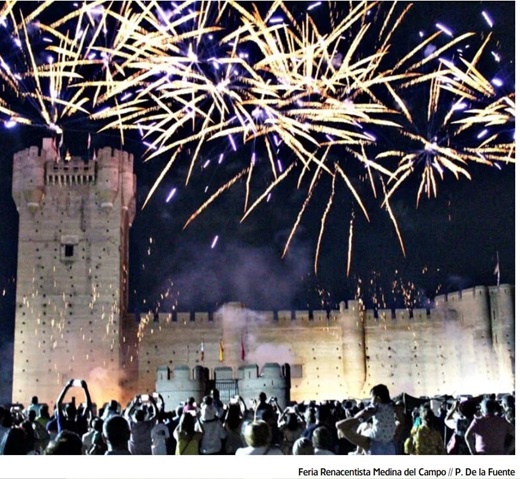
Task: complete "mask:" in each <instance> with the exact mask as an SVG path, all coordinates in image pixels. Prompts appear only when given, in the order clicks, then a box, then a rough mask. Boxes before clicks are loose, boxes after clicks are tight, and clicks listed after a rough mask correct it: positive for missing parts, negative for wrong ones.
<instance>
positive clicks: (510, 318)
mask: <svg viewBox="0 0 520 479" xmlns="http://www.w3.org/2000/svg"><path fill="white" fill-rule="evenodd" d="M489 295H490V305H491V326H492V335H493V348H494V350H495V353H496V355H497V359H498V364H499V368H498V371H497V372H498V384H497V386H496V388H497V390H498V392H511V391H512V390H514V389H515V310H514V306H515V305H514V297H515V288H514V286H511V285H509V284H503V285H500V286H494V287H490V288H489Z"/></svg>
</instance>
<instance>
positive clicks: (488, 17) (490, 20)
mask: <svg viewBox="0 0 520 479" xmlns="http://www.w3.org/2000/svg"><path fill="white" fill-rule="evenodd" d="M482 16H483V17H484V20H486V22H487V24H488V25H489V26H490V27H493V19H492V18H491V17H490V16H489V14H488V13H487V12H486V11H482Z"/></svg>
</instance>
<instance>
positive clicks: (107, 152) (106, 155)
mask: <svg viewBox="0 0 520 479" xmlns="http://www.w3.org/2000/svg"><path fill="white" fill-rule="evenodd" d="M125 155H126V156H127V157H128V155H127V154H123V152H120V151H117V150H116V151H112V148H110V147H105V148H101V149H100V150H99V151H98V154H97V158H98V173H97V184H96V188H97V195H98V198H99V203H100V206H101V209H102V210H103V211H104V212H105V213H109V212H110V211H112V208H113V207H114V200H115V199H116V196H117V193H118V191H119V165H120V162H121V160H122V157H124V156H125ZM123 163H124V162H123Z"/></svg>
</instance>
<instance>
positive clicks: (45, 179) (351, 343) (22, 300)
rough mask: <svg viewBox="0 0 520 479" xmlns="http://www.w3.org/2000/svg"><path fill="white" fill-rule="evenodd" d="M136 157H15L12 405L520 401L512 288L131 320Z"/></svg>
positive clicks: (35, 152)
mask: <svg viewBox="0 0 520 479" xmlns="http://www.w3.org/2000/svg"><path fill="white" fill-rule="evenodd" d="M135 191H136V180H135V176H134V174H133V158H132V155H129V154H127V153H125V152H122V151H118V150H112V149H111V148H103V149H100V150H98V152H97V155H96V159H95V160H92V159H89V160H88V161H84V160H83V159H81V158H70V159H69V160H68V161H57V154H56V151H55V149H54V148H53V145H52V142H51V141H50V140H44V141H43V146H42V148H41V149H39V148H38V147H31V148H29V149H26V150H23V151H21V152H19V153H17V154H15V155H14V160H13V198H14V200H15V203H16V206H17V209H18V212H19V215H20V233H19V243H18V244H19V246H18V255H19V257H18V271H17V278H18V281H17V292H16V319H15V346H14V368H13V369H14V375H13V402H22V403H23V402H27V401H28V400H29V398H30V397H31V396H33V395H34V394H36V393H37V394H38V395H39V396H40V400H42V401H46V402H48V403H51V404H52V403H54V402H55V400H56V397H57V395H58V394H59V391H60V390H61V388H62V387H63V385H64V383H65V382H66V381H68V380H69V379H71V378H77V379H85V380H87V382H88V383H89V386H90V389H91V392H92V396H93V397H94V399H95V400H96V401H97V402H98V403H101V402H104V401H107V400H109V399H111V398H117V399H119V400H121V401H126V400H128V399H129V398H130V397H131V396H132V395H133V394H135V393H137V392H149V391H155V390H156V391H158V392H161V393H162V394H163V396H164V397H165V398H166V400H167V405H168V406H169V407H173V406H174V405H176V404H178V402H179V401H181V400H184V399H186V397H188V396H194V397H196V399H197V400H200V398H201V397H202V395H203V394H205V393H206V392H207V390H208V388H209V387H213V386H217V387H218V388H219V389H220V390H221V391H222V392H223V393H224V394H223V398H224V399H226V398H227V397H232V396H233V395H234V394H237V393H238V394H240V395H242V396H243V397H244V398H251V397H256V396H257V395H258V393H259V392H260V391H262V390H263V391H265V392H266V393H267V394H268V395H273V396H277V397H278V398H279V400H280V401H281V403H282V404H283V403H285V402H286V401H288V400H289V399H290V400H296V401H301V400H312V399H334V398H345V397H366V396H367V395H368V391H369V389H370V388H371V387H372V386H373V385H374V384H377V383H381V382H383V383H386V384H387V385H388V386H389V388H390V391H391V393H392V394H398V393H400V392H407V393H408V394H411V395H414V396H420V395H435V394H444V393H447V394H480V393H483V392H489V391H494V392H511V391H512V390H514V387H515V386H514V384H515V382H514V379H515V370H514V358H515V329H514V328H515V326H514V286H511V285H500V286H496V287H486V286H478V287H474V288H470V289H466V290H463V291H460V292H457V293H451V294H448V295H447V296H437V297H436V298H435V299H434V307H432V308H431V310H426V309H415V310H413V311H410V310H407V309H406V310H395V311H391V310H378V311H377V313H376V312H375V311H372V310H367V309H365V308H364V307H363V305H362V304H361V303H360V302H358V301H348V303H346V304H345V303H342V304H341V306H340V308H339V310H336V311H330V312H328V313H327V312H326V311H312V312H309V311H277V312H273V311H251V310H248V309H247V308H246V307H245V306H243V305H242V304H240V303H229V304H226V305H224V306H223V307H222V308H221V309H220V310H219V311H217V312H215V313H212V314H210V313H207V312H206V313H205V312H200V313H188V312H186V313H185V312H175V313H164V314H163V313H160V314H152V313H150V314H143V315H141V317H140V318H139V321H136V318H135V316H134V315H131V314H128V312H127V310H126V308H127V304H128V298H127V296H128V292H127V289H128V233H129V228H130V226H131V223H132V221H133V218H134V215H135Z"/></svg>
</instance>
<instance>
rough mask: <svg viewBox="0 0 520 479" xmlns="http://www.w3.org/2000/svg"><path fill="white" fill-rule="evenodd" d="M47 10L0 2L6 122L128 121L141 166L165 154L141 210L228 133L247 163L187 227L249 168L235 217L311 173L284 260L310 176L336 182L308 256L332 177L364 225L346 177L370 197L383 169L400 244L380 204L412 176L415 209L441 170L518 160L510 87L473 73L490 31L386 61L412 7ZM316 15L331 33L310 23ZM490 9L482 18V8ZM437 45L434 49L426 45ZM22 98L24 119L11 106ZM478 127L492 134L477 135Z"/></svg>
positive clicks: (187, 5)
mask: <svg viewBox="0 0 520 479" xmlns="http://www.w3.org/2000/svg"><path fill="white" fill-rule="evenodd" d="M52 4H53V2H51V1H46V2H43V3H41V4H39V5H38V6H37V8H36V9H34V10H33V11H31V12H30V13H28V14H25V16H24V14H23V13H21V12H22V10H23V9H21V8H20V9H18V8H17V6H18V3H17V2H13V1H9V2H4V3H3V4H2V6H1V7H0V18H2V19H5V24H6V25H7V26H8V29H9V30H10V32H11V33H12V39H13V40H11V41H14V42H15V44H17V45H20V46H19V53H18V62H17V63H16V65H15V64H10V61H9V58H7V57H6V56H5V55H4V56H0V83H1V85H0V86H1V87H2V88H3V90H4V91H5V92H7V93H8V95H7V96H5V95H3V96H2V98H1V99H0V115H2V116H3V117H5V120H4V123H5V125H6V127H9V126H12V125H14V124H16V123H26V124H30V125H42V124H43V125H45V126H46V127H47V128H49V129H51V130H53V131H54V133H57V134H59V133H61V132H63V129H64V128H66V127H67V122H68V121H69V120H74V118H76V117H79V116H84V117H87V118H90V119H91V120H94V121H96V122H97V125H101V127H100V130H99V131H105V130H113V129H115V130H119V131H120V135H121V141H123V140H124V137H125V134H126V131H130V130H138V131H139V132H140V133H141V134H142V140H143V144H145V145H146V146H147V147H148V152H147V155H146V159H147V160H148V161H150V160H152V159H155V158H165V157H169V160H168V161H167V162H166V166H164V168H163V169H162V171H161V173H160V174H159V175H158V177H157V179H156V181H155V183H154V184H153V186H152V187H151V189H150V192H149V194H148V196H147V198H146V201H145V205H146V204H147V203H148V202H149V200H150V198H151V196H152V195H153V194H154V193H155V192H156V191H157V188H158V186H159V184H160V183H161V181H163V180H164V178H165V177H166V174H167V173H168V172H169V171H170V170H171V168H173V167H174V166H175V165H177V161H178V160H179V159H180V158H186V156H187V155H186V154H185V153H188V154H189V155H190V159H189V168H188V173H187V175H186V183H188V181H189V180H190V178H191V177H192V175H193V174H194V173H195V171H196V168H195V167H196V166H197V165H198V164H199V162H200V161H201V160H202V161H203V160H205V158H204V156H205V155H206V153H207V149H208V148H211V146H212V145H216V144H222V141H223V140H229V141H230V142H231V146H232V150H233V153H234V152H235V151H236V152H237V158H238V153H240V152H243V151H244V150H247V151H248V153H249V154H248V155H246V156H249V157H250V158H251V161H250V165H249V167H247V168H245V169H242V170H241V171H240V172H239V173H238V174H236V176H234V177H233V178H232V179H231V180H229V181H228V182H227V183H226V184H225V185H223V186H221V187H220V188H218V189H217V191H216V192H215V193H214V194H213V195H211V197H210V198H209V199H208V200H207V201H206V202H204V204H203V205H202V206H201V207H200V208H199V209H198V210H197V211H196V212H195V213H194V214H193V215H192V216H191V217H190V218H189V219H188V221H187V222H186V224H185V227H186V226H188V224H189V223H190V222H191V221H193V219H195V218H196V217H197V216H198V215H199V214H200V213H201V212H202V211H203V210H205V209H206V208H207V206H209V204H211V202H213V201H215V200H216V199H217V198H218V197H219V196H220V195H221V194H223V193H224V192H225V191H227V190H228V189H229V188H230V187H231V186H232V185H234V184H235V183H236V182H237V181H238V180H239V179H241V178H243V177H244V176H245V175H246V174H247V176H246V177H245V182H244V183H245V188H246V199H245V203H244V215H243V217H242V220H241V221H244V219H245V218H246V217H247V216H248V215H250V214H251V213H252V212H253V210H254V209H255V208H256V206H257V205H259V204H260V203H261V202H262V201H263V200H264V199H266V198H269V197H270V194H271V193H272V192H273V190H274V188H275V187H278V186H279V185H281V184H282V183H284V182H285V181H286V180H288V179H289V178H290V177H291V175H292V174H299V180H298V186H297V187H298V188H301V187H302V185H303V184H304V182H307V183H306V185H307V188H308V189H307V192H308V193H307V197H306V199H305V200H304V202H303V205H302V207H301V209H300V212H299V214H298V215H297V217H296V219H295V222H294V223H293V227H292V230H291V233H290V234H289V237H288V239H287V242H286V246H285V248H284V252H283V255H285V254H286V252H287V249H288V247H289V244H290V243H291V240H292V238H293V236H294V234H295V233H296V230H297V228H298V225H299V224H300V221H301V218H302V215H303V213H304V212H305V210H306V208H307V206H308V204H309V203H310V201H311V198H312V196H313V192H314V190H315V187H316V185H317V184H318V182H320V181H324V180H325V179H326V178H330V181H331V190H332V191H331V194H330V196H329V201H328V202H327V205H326V206H325V209H324V211H323V214H322V218H321V228H320V233H319V237H318V242H317V248H316V252H317V255H316V261H315V265H316V264H317V256H318V255H319V251H320V245H321V241H322V238H323V235H324V233H325V223H326V218H327V216H328V214H329V212H330V210H331V208H332V206H333V204H334V200H336V199H337V196H338V195H337V194H334V191H335V187H336V179H342V180H343V181H344V182H345V184H346V185H347V193H348V194H349V195H351V196H352V197H353V198H354V200H355V201H356V203H357V206H358V207H359V208H360V209H361V211H362V212H363V214H364V216H365V217H366V218H367V220H369V215H368V210H367V207H366V206H365V204H364V197H363V192H362V191H361V190H359V189H358V188H357V187H355V183H354V175H357V169H359V168H357V169H356V167H362V168H364V169H365V170H366V171H367V172H368V175H369V178H370V185H371V188H372V193H373V195H374V196H375V197H377V195H378V189H377V188H378V185H377V184H376V183H375V182H374V178H373V176H372V171H373V170H374V171H377V172H378V173H379V174H380V175H382V177H385V178H386V182H382V184H381V191H382V192H383V197H384V200H383V203H382V205H381V206H382V208H383V209H385V210H386V211H387V213H388V214H389V216H390V218H391V220H392V222H393V224H394V227H395V228H396V231H397V233H398V236H399V239H400V242H401V247H402V249H403V253H404V246H403V242H402V238H401V235H400V232H399V229H398V227H397V222H396V219H395V217H394V216H393V212H392V209H391V208H390V204H389V200H390V198H391V197H392V195H393V194H394V193H395V192H396V191H397V189H398V188H399V187H400V186H401V185H402V184H403V183H404V182H405V181H407V180H409V179H411V178H412V177H414V176H415V175H413V174H414V173H415V172H417V171H419V172H421V175H420V180H419V187H418V193H417V205H418V204H419V201H420V198H421V196H422V195H423V194H426V195H427V196H428V197H430V196H431V195H432V196H435V195H436V194H437V183H438V181H439V180H442V179H443V178H444V175H445V172H450V173H451V174H453V175H454V176H455V177H457V178H458V177H459V176H463V177H466V178H468V179H471V175H470V173H469V167H470V164H471V163H483V164H486V165H491V164H496V163H498V162H504V161H511V162H513V161H514V154H515V146H514V139H511V140H509V141H508V139H507V138H506V139H504V136H503V131H504V130H505V129H507V128H508V127H510V126H513V125H514V119H515V101H514V98H515V97H514V93H511V94H506V95H499V94H498V93H497V91H498V90H500V88H501V86H502V85H503V82H502V81H501V80H500V79H494V80H492V81H489V80H487V79H486V78H485V76H484V74H483V73H482V72H481V71H480V70H479V64H480V62H481V61H482V58H483V56H484V53H485V52H487V49H488V47H489V45H490V44H491V38H492V37H491V34H489V35H488V34H486V36H485V37H484V39H483V40H482V41H481V43H480V44H479V45H478V46H477V49H476V51H475V53H474V54H473V56H472V58H469V59H466V58H465V57H464V56H463V54H462V53H461V54H460V55H458V54H455V49H456V48H457V47H458V46H459V45H461V44H462V42H466V41H472V42H477V41H479V40H478V38H477V37H478V36H477V35H476V34H475V33H473V32H468V33H462V34H460V35H457V34H456V33H453V32H452V31H451V30H450V31H449V32H448V29H447V27H445V26H444V25H443V24H442V23H440V22H437V24H436V30H435V31H434V33H432V34H431V35H429V36H427V37H426V38H423V39H421V40H420V41H419V43H418V44H417V45H415V46H412V48H411V49H410V50H409V51H406V52H404V53H401V54H397V55H395V54H394V52H396V51H397V48H396V43H398V42H395V38H396V33H397V32H399V31H400V30H401V29H403V28H404V27H405V21H406V18H407V15H408V12H409V11H410V10H411V9H412V5H411V4H405V5H404V7H403V6H402V4H400V3H399V2H393V3H384V2H382V3H378V2H359V3H356V4H352V3H350V2H349V3H348V4H347V3H346V2H345V3H344V4H343V3H341V4H339V3H338V4H333V3H329V4H327V5H325V4H323V5H322V4H321V3H320V2H316V3H315V4H313V5H311V7H312V8H310V7H309V8H308V9H307V10H306V11H305V12H303V13H302V12H299V11H297V10H294V9H293V7H292V5H291V4H290V3H284V2H283V1H281V0H277V1H274V2H271V3H270V4H269V5H268V6H267V7H266V8H264V5H262V7H261V8H260V7H259V6H258V5H256V4H254V3H253V4H251V8H246V7H245V6H244V4H243V3H241V2H236V1H233V0H230V1H226V2H209V1H203V2H196V1H191V0H188V1H185V2H182V3H180V4H176V5H172V7H171V8H170V9H169V10H166V9H165V7H164V4H163V3H162V2H158V1H150V2H144V1H140V0H139V1H134V2H130V1H125V2H106V1H102V0H96V1H94V2H81V3H80V4H79V7H78V8H77V9H74V10H72V11H68V12H66V13H65V14H62V13H63V12H60V15H59V18H53V19H51V20H50V21H48V22H47V24H43V23H38V22H39V20H38V19H39V17H40V15H42V14H44V13H45V15H50V16H53V15H51V10H52V9H51V8H50V6H51V5H52ZM325 8H328V9H329V10H328V20H329V24H328V25H327V26H326V28H325V30H326V31H324V30H323V25H322V24H321V23H319V22H317V21H314V18H313V17H312V15H313V14H314V12H315V11H319V10H323V9H325ZM339 10H341V11H339ZM54 17H56V15H55V14H54ZM326 17H327V15H326V14H325V15H324V17H323V18H326ZM323 18H322V20H323ZM484 18H485V20H486V22H487V24H488V26H489V27H491V26H492V23H493V22H492V21H491V17H490V16H489V15H488V14H487V13H486V15H484ZM34 25H37V26H38V29H39V31H41V32H42V33H44V34H45V36H46V37H48V38H49V41H50V44H49V45H48V46H47V47H46V48H45V49H44V50H43V52H44V53H45V54H49V55H50V57H49V58H48V60H47V62H43V63H42V62H41V59H39V56H38V55H39V54H40V53H41V52H40V50H38V51H37V49H36V47H33V45H32V43H31V41H32V37H31V35H30V32H29V31H30V28H32V27H33V26H34ZM434 42H435V44H436V47H435V48H434V49H433V50H431V49H428V47H429V45H430V44H433V43H434ZM16 51H17V52H18V50H16ZM493 55H494V58H495V59H496V58H498V57H497V55H498V54H496V52H495V53H493ZM497 61H498V60H497ZM20 65H22V66H20ZM20 68H22V69H23V68H25V71H23V72H22V71H21V70H20ZM426 87H427V88H428V90H429V92H428V93H429V94H428V95H425V98H426V99H427V104H426V105H424V108H418V107H417V106H416V105H414V95H418V96H420V95H421V88H426ZM417 92H418V93H417ZM11 98H13V99H18V100H20V99H22V100H23V101H22V102H20V101H13V102H11V101H10V99H11ZM24 102H25V103H27V104H29V105H30V106H31V108H32V110H31V111H30V112H27V111H24V110H22V109H20V108H19V104H20V103H24ZM464 102H466V103H468V104H469V105H470V106H469V107H466V106H464V105H465V103H464ZM421 111H424V112H426V114H425V116H424V118H419V115H420V112H421ZM423 125H424V126H423ZM482 127H485V128H486V129H490V131H489V133H487V132H485V133H486V134H482V136H480V135H478V134H474V130H475V129H477V128H482ZM374 129H375V130H377V132H378V133H377V134H376V133H374V131H373V130H374ZM379 132H382V133H383V135H379ZM396 134H398V135H399V137H400V138H402V139H403V140H405V141H406V142H407V145H406V146H403V147H399V148H396V147H394V146H392V147H390V148H386V149H385V146H384V144H383V142H380V140H378V138H376V136H377V137H381V136H382V137H389V136H390V137H393V136H394V135H396ZM468 137H472V140H473V141H472V143H467V142H466V139H467V138H468ZM257 140H260V141H257ZM144 142H146V143H144ZM265 159H267V161H265ZM287 164H288V165H289V166H285V165H287ZM242 166H243V165H242ZM269 169H270V179H269V181H270V184H268V186H267V187H266V188H265V189H264V190H263V191H261V192H260V193H259V194H258V196H257V198H256V199H255V198H254V197H253V194H252V185H253V180H254V178H255V176H256V175H262V174H265V173H266V170H267V172H268V173H269V171H268V170H269ZM421 170H422V171H421ZM347 172H349V173H350V175H351V176H349V174H347ZM352 172H356V173H352ZM338 174H339V177H338V176H337V175H338ZM352 225H353V220H352V221H351V228H352ZM352 235H353V233H352V231H351V232H350V238H349V244H350V246H349V259H348V267H347V271H349V268H350V261H351V255H352V250H351V247H352V241H351V240H352Z"/></svg>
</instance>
